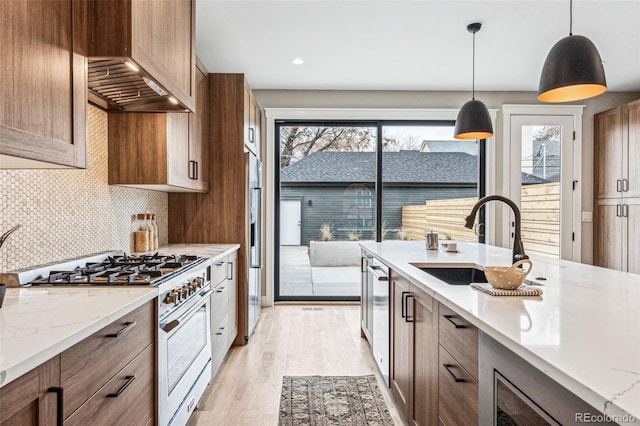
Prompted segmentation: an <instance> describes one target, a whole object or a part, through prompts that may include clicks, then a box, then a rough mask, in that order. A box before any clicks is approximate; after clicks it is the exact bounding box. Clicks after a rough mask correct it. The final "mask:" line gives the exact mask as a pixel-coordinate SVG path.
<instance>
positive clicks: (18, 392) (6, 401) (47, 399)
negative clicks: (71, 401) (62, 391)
mask: <svg viewBox="0 0 640 426" xmlns="http://www.w3.org/2000/svg"><path fill="white" fill-rule="evenodd" d="M54 386H55V387H58V386H60V357H59V356H56V357H54V358H52V359H50V360H49V361H47V362H45V363H44V364H42V365H40V366H39V367H36V368H34V369H33V370H31V371H29V372H28V373H26V374H24V375H22V376H21V377H19V378H17V379H16V380H14V381H13V382H11V383H9V384H8V385H6V386H4V387H3V388H0V425H2V426H5V425H7V426H8V425H23V426H28V425H53V424H56V417H57V400H56V398H57V394H55V393H52V392H49V388H50V387H54Z"/></svg>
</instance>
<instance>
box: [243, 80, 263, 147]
mask: <svg viewBox="0 0 640 426" xmlns="http://www.w3.org/2000/svg"><path fill="white" fill-rule="evenodd" d="M261 126H262V111H261V110H260V106H259V105H258V102H257V101H256V98H255V96H254V95H253V92H252V91H251V88H250V87H249V84H248V83H247V82H246V81H245V86H244V145H245V147H246V149H247V150H249V151H250V152H252V153H253V155H255V156H256V157H258V159H260V157H261V155H260V149H261V144H260V137H261V135H262V132H261Z"/></svg>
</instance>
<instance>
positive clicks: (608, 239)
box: [594, 199, 623, 270]
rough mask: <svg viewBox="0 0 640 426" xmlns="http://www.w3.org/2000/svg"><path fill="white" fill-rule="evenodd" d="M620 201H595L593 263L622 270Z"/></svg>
mask: <svg viewBox="0 0 640 426" xmlns="http://www.w3.org/2000/svg"><path fill="white" fill-rule="evenodd" d="M621 203H622V201H621V200H620V199H601V200H596V222H595V235H594V263H595V264H596V265H597V266H602V267H604V268H611V269H617V270H622V266H623V263H622V254H623V253H622V224H623V220H622V219H623V218H622V217H620V216H619V215H620V214H621Z"/></svg>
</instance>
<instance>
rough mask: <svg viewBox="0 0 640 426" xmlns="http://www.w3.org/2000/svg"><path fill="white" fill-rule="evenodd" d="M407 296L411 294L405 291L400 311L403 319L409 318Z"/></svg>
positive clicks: (402, 295)
mask: <svg viewBox="0 0 640 426" xmlns="http://www.w3.org/2000/svg"><path fill="white" fill-rule="evenodd" d="M407 294H409V292H408V291H403V292H402V294H401V298H402V309H401V310H400V311H401V312H400V313H401V315H402V318H407V311H406V309H407V305H406V303H407V299H406V296H407Z"/></svg>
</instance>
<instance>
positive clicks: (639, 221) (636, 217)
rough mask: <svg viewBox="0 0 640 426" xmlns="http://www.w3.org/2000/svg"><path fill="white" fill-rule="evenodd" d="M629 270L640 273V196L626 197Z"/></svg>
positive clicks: (626, 242)
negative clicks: (639, 242)
mask: <svg viewBox="0 0 640 426" xmlns="http://www.w3.org/2000/svg"><path fill="white" fill-rule="evenodd" d="M624 202H625V205H626V206H625V214H626V215H627V217H626V218H625V220H626V224H625V225H626V228H627V229H626V232H624V234H626V239H625V243H624V247H626V252H627V255H626V260H627V271H628V272H631V273H634V274H640V244H638V241H640V198H633V199H625V201H624Z"/></svg>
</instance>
